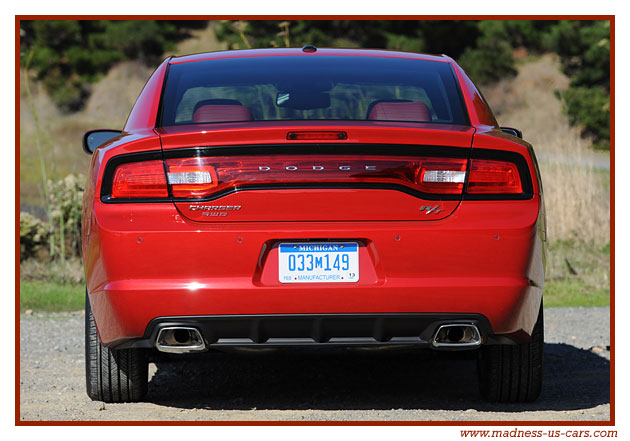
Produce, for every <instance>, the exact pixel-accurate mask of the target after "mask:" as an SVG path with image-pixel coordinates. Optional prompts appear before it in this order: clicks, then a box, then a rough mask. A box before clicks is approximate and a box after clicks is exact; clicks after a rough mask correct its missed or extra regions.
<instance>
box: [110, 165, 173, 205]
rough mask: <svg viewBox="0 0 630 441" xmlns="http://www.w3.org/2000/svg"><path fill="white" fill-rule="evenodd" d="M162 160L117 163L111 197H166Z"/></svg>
mask: <svg viewBox="0 0 630 441" xmlns="http://www.w3.org/2000/svg"><path fill="white" fill-rule="evenodd" d="M167 196H168V189H167V188H166V176H165V175H164V166H163V165H162V161H145V162H130V163H128V164H122V165H119V166H118V167H117V168H116V172H115V173H114V179H113V182H112V193H111V197H112V198H159V197H167Z"/></svg>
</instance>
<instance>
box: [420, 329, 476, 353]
mask: <svg viewBox="0 0 630 441" xmlns="http://www.w3.org/2000/svg"><path fill="white" fill-rule="evenodd" d="M431 345H432V346H433V347H434V348H462V349H463V348H473V347H476V346H479V345H481V333H480V332H479V328H477V325H474V324H471V323H449V324H447V325H440V327H439V328H438V329H437V331H435V334H434V335H433V338H432V339H431Z"/></svg>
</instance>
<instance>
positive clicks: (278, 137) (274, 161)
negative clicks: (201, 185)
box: [157, 121, 474, 222]
mask: <svg viewBox="0 0 630 441" xmlns="http://www.w3.org/2000/svg"><path fill="white" fill-rule="evenodd" d="M157 132H158V133H159V134H160V137H161V142H162V148H163V152H164V158H165V160H166V164H167V171H168V170H171V171H173V170H185V166H186V164H190V163H191V162H192V163H195V164H203V166H204V167H206V169H205V170H209V171H208V174H207V175H208V176H212V178H211V179H210V180H211V181H212V182H213V183H212V185H214V187H213V188H212V189H211V190H208V191H206V192H205V193H204V192H198V193H194V196H195V197H193V198H188V197H182V192H176V191H175V190H173V195H174V196H175V198H174V204H175V205H176V207H177V209H178V210H179V211H180V213H181V214H182V215H183V216H184V217H186V218H188V219H190V220H194V221H200V222H244V221H246V222H250V221H295V222H297V221H409V220H414V221H415V220H439V219H444V218H446V217H447V216H449V215H450V214H452V213H453V212H454V211H455V209H456V208H457V206H458V205H459V202H460V200H461V191H459V193H458V192H457V190H456V189H455V187H454V184H447V185H450V186H451V187H452V190H447V191H448V192H447V193H443V191H444V186H443V185H442V188H440V185H439V184H436V183H435V182H434V178H436V177H440V176H443V174H442V175H441V174H440V173H442V172H441V171H440V170H441V168H445V167H446V169H449V170H450V169H452V170H459V171H452V172H449V173H452V174H454V175H453V176H456V178H457V179H461V176H462V173H465V170H466V164H467V161H468V159H469V157H470V152H471V144H472V137H473V133H474V129H472V128H470V127H462V126H448V125H441V124H431V123H392V122H386V123H381V122H347V123H344V125H338V124H330V122H325V123H324V122H313V121H309V122H308V123H305V124H300V125H296V124H295V123H293V124H288V123H287V122H286V121H285V122H264V123H255V122H253V123H252V122H248V123H222V124H204V125H186V126H175V127H168V128H161V129H157ZM302 132H308V133H309V134H312V133H315V135H314V138H315V139H307V140H300V139H298V140H296V139H288V138H291V137H294V135H293V134H295V133H302ZM317 133H326V134H330V133H343V135H342V137H343V139H317V137H318V136H317ZM290 134H291V135H290ZM309 136H311V137H312V135H309ZM327 137H328V138H330V136H327ZM182 164H183V165H182ZM462 164H463V165H462ZM182 167H184V168H182ZM462 167H463V168H462ZM462 170H463V171H462ZM419 174H422V176H426V177H422V178H421V177H419V176H420V175H419ZM436 185H437V187H436ZM462 186H463V184H462ZM438 188H440V189H439V190H437V189H438ZM173 189H175V186H173ZM184 193H185V192H184ZM191 194H193V193H191Z"/></svg>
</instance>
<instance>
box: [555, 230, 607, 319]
mask: <svg viewBox="0 0 630 441" xmlns="http://www.w3.org/2000/svg"><path fill="white" fill-rule="evenodd" d="M546 279H547V280H546V281H545V288H544V297H545V306H552V307H553V306H608V305H610V244H606V245H604V246H593V245H586V244H584V243H582V242H579V241H577V240H566V241H556V242H554V243H551V244H550V245H549V248H548V253H547V272H546Z"/></svg>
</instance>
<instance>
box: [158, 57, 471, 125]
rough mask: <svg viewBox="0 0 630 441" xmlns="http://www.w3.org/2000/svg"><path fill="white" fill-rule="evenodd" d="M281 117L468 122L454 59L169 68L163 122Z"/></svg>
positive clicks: (301, 60)
mask: <svg viewBox="0 0 630 441" xmlns="http://www.w3.org/2000/svg"><path fill="white" fill-rule="evenodd" d="M282 120H347V121H366V120H374V121H383V120H386V121H410V122H433V123H443V124H458V125H468V119H467V116H466V114H465V112H464V110H463V105H462V101H461V98H460V94H459V92H458V86H457V83H456V81H455V78H454V74H453V71H452V69H451V67H450V65H449V63H442V62H435V61H426V60H411V59H399V58H386V57H380V58H377V57H362V56H319V55H318V56H270V57H250V58H230V59H219V60H206V61H197V62H188V63H179V64H172V65H171V66H170V68H169V72H168V77H167V81H166V88H165V91H164V99H163V103H162V126H173V125H179V124H207V123H218V122H232V121H282Z"/></svg>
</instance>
